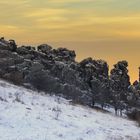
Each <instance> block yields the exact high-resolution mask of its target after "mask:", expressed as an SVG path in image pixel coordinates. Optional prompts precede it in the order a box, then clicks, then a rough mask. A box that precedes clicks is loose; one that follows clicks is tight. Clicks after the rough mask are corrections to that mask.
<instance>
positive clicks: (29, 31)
mask: <svg viewBox="0 0 140 140" xmlns="http://www.w3.org/2000/svg"><path fill="white" fill-rule="evenodd" d="M0 10H1V12H0V34H1V36H5V37H6V38H7V39H10V38H12V39H15V40H16V41H17V43H18V45H21V44H30V45H38V44H40V43H49V44H50V45H52V46H54V47H67V48H69V49H73V50H75V51H76V53H77V60H78V61H80V60H82V59H84V58H86V57H89V56H91V57H93V58H94V59H104V60H106V61H107V62H108V64H109V65H110V68H112V66H113V64H115V63H116V62H117V61H119V60H124V59H125V60H127V61H128V62H129V71H130V75H131V81H132V82H133V81H134V80H137V79H138V67H139V66H140V55H139V52H140V0H123V1H122V0H5V1H3V0H0Z"/></svg>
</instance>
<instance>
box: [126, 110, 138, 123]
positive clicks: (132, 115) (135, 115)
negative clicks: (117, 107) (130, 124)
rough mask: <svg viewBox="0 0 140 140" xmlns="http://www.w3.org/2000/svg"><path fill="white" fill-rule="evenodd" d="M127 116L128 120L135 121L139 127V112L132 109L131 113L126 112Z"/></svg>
mask: <svg viewBox="0 0 140 140" xmlns="http://www.w3.org/2000/svg"><path fill="white" fill-rule="evenodd" d="M127 116H128V118H129V119H131V120H135V121H137V122H138V124H139V126H140V110H137V109H134V110H132V111H131V112H127Z"/></svg>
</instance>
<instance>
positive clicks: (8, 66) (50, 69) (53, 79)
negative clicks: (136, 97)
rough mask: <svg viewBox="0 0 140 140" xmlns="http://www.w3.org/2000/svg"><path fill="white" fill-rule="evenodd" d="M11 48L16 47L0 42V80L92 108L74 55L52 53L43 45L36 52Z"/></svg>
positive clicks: (90, 93)
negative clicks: (29, 86) (55, 95)
mask: <svg viewBox="0 0 140 140" xmlns="http://www.w3.org/2000/svg"><path fill="white" fill-rule="evenodd" d="M3 42H4V43H3ZM11 46H16V43H15V42H14V41H13V40H11V41H10V42H8V41H5V40H4V39H2V40H1V41H0V77H1V78H3V79H5V80H8V81H11V82H13V83H15V84H18V85H31V86H32V87H34V88H36V89H38V90H43V91H45V92H46V93H52V94H58V95H61V96H64V97H65V98H68V99H72V100H73V101H74V102H78V103H81V104H85V105H91V104H92V100H93V93H92V91H91V89H90V88H89V85H88V83H87V82H85V79H86V78H83V77H82V76H81V70H82V69H83V68H82V66H81V64H79V63H77V62H76V61H75V57H76V54H75V52H74V51H71V50H68V49H66V48H58V49H52V47H51V46H49V45H47V44H43V45H40V46H38V47H37V50H36V49H35V48H34V47H31V46H21V47H18V48H14V49H11V48H10V47H11ZM84 69H85V68H84ZM84 69H83V71H84ZM87 78H88V77H87Z"/></svg>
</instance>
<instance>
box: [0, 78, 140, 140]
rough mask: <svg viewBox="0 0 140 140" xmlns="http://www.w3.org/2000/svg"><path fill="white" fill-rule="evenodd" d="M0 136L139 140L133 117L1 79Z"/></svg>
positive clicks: (6, 138) (4, 139)
mask: <svg viewBox="0 0 140 140" xmlns="http://www.w3.org/2000/svg"><path fill="white" fill-rule="evenodd" d="M0 140H140V128H138V127H137V124H136V123H135V122H133V121H129V120H126V119H123V118H119V117H115V116H114V115H111V114H107V113H102V112H98V111H95V110H93V109H90V108H88V107H82V106H80V105H70V104H69V102H68V101H67V100H65V99H63V98H58V97H55V96H53V97H51V96H49V95H43V93H40V95H39V94H38V93H37V92H34V91H31V90H27V89H24V88H22V87H17V86H14V85H11V84H9V83H6V82H4V81H0Z"/></svg>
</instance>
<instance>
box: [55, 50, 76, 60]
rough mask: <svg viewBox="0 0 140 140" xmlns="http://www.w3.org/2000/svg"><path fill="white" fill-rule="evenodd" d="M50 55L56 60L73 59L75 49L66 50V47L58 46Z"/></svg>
mask: <svg viewBox="0 0 140 140" xmlns="http://www.w3.org/2000/svg"><path fill="white" fill-rule="evenodd" d="M52 55H53V56H52V57H53V58H54V59H55V60H56V61H75V57H76V54H75V51H71V50H68V49H66V48H58V49H54V50H52Z"/></svg>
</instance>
